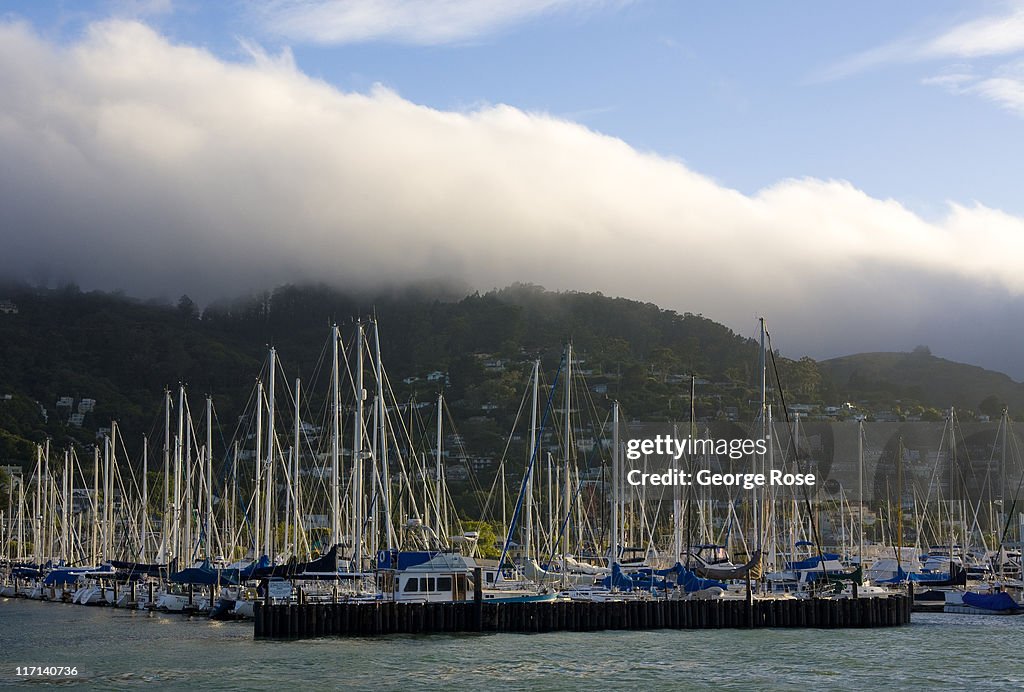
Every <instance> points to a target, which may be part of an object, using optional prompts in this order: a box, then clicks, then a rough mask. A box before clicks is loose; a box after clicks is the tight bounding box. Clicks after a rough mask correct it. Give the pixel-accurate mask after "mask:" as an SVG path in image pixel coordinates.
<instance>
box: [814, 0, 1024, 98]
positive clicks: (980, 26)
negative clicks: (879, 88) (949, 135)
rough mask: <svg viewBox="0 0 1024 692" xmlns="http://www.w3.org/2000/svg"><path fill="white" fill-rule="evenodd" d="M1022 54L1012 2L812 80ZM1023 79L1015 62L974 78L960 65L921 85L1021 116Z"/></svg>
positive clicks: (1020, 17) (1021, 12) (1016, 5)
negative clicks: (977, 97) (896, 65)
mask: <svg viewBox="0 0 1024 692" xmlns="http://www.w3.org/2000/svg"><path fill="white" fill-rule="evenodd" d="M1021 51H1024V2H1022V1H1021V0H1014V1H1013V2H1010V3H1008V4H1007V5H1006V6H1005V9H1004V10H1003V11H1002V12H1001V13H999V14H995V15H990V16H985V17H979V18H976V19H972V20H970V21H967V22H963V23H961V24H958V25H956V26H953V27H951V28H949V29H947V30H945V31H943V32H942V33H940V34H938V35H937V36H933V37H930V38H920V37H916V38H914V37H909V38H903V39H900V40H898V41H894V42H891V43H888V44H885V45H881V46H876V47H874V48H871V49H869V50H866V51H863V52H861V53H858V54H856V55H853V56H850V57H848V58H845V59H843V60H841V61H839V62H837V63H836V64H834V65H831V66H829V67H827V68H825V69H824V70H820V71H819V72H817V73H815V74H814V75H812V78H811V80H810V81H811V82H820V81H831V80H835V79H843V78H845V77H849V76H851V75H854V74H857V73H859V72H863V71H865V70H869V69H873V68H877V67H880V66H883V65H886V64H893V63H911V62H922V61H935V60H940V59H946V58H959V59H965V58H966V59H979V58H986V57H991V56H998V55H1011V54H1016V53H1020V52H1021ZM1021 74H1022V70H1021V69H1020V64H1019V63H1010V64H1007V65H1002V66H1000V67H998V68H996V69H995V71H994V74H993V75H992V76H991V77H986V76H984V75H978V74H976V73H975V72H974V70H973V69H972V68H971V66H970V65H963V64H958V65H954V66H947V68H946V71H945V72H944V73H943V74H939V75H935V76H931V77H926V78H924V79H922V80H921V84H923V85H926V86H938V87H941V88H943V89H945V90H946V91H948V92H950V93H952V94H976V95H980V96H982V97H984V98H986V99H988V100H990V101H992V102H994V103H996V104H998V105H1000V106H1001V107H1003V108H1005V109H1007V110H1009V111H1011V112H1013V113H1015V114H1017V115H1022V116H1024V107H1022V101H1024V99H1022V95H1021V94H1022V91H1024V80H1022V79H1021V77H1020V75H1021Z"/></svg>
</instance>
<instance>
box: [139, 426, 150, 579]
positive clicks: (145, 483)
mask: <svg viewBox="0 0 1024 692" xmlns="http://www.w3.org/2000/svg"><path fill="white" fill-rule="evenodd" d="M148 519H149V439H148V438H147V437H146V436H145V435H143V436H142V516H141V517H140V518H139V562H146V522H147V520H148Z"/></svg>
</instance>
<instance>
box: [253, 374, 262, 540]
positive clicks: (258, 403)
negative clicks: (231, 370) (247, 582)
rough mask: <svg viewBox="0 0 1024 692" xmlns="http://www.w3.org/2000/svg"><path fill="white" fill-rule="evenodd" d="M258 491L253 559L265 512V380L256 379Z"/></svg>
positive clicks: (254, 517)
mask: <svg viewBox="0 0 1024 692" xmlns="http://www.w3.org/2000/svg"><path fill="white" fill-rule="evenodd" d="M255 457H256V492H255V493H254V500H253V504H254V505H255V506H254V509H255V511H254V512H253V530H252V559H253V560H258V559H260V557H261V550H260V548H261V544H260V539H261V538H262V537H263V534H262V533H261V532H260V523H261V520H260V516H261V514H262V512H263V505H262V503H261V502H260V496H261V495H262V494H263V380H257V381H256V453H255Z"/></svg>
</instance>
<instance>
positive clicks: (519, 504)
mask: <svg viewBox="0 0 1024 692" xmlns="http://www.w3.org/2000/svg"><path fill="white" fill-rule="evenodd" d="M565 360H566V359H565V357H564V356H563V357H562V359H561V361H560V362H559V364H558V370H556V371H555V379H554V380H553V381H552V383H551V392H550V393H549V394H548V402H547V404H546V405H545V406H544V415H543V416H541V422H540V427H539V428H538V429H537V443H536V444H535V445H534V448H533V453H532V454H531V455H530V463H529V464H528V465H527V467H526V472H525V473H524V474H523V480H522V482H521V483H520V485H519V498H518V499H517V500H516V506H515V509H513V510H512V521H511V522H509V527H508V533H506V534H505V543H504V545H503V546H502V548H501V557H500V558H498V574H499V575H500V574H501V566H502V565H503V564H504V563H505V557H506V556H507V555H508V549H509V546H510V544H511V542H512V536H513V535H514V534H515V530H516V524H517V523H518V521H519V512H520V511H522V508H523V499H524V498H525V497H526V491H527V480H528V479H529V478H531V475H532V473H533V467H534V464H535V463H536V461H537V455H538V452H539V450H540V448H541V446H542V444H543V439H544V434H543V433H544V426H545V424H546V423H547V420H548V415H549V414H550V413H551V410H552V405H553V404H554V399H555V392H556V391H557V389H558V377H559V375H561V374H562V367H563V366H564V365H565Z"/></svg>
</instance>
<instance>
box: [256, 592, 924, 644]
mask: <svg viewBox="0 0 1024 692" xmlns="http://www.w3.org/2000/svg"><path fill="white" fill-rule="evenodd" d="M910 611H911V600H910V598H909V597H908V596H906V595H902V594H896V595H892V596H887V597H883V598H857V599H853V598H845V599H819V598H807V599H755V600H753V601H752V602H751V601H747V600H739V599H737V600H731V599H730V600H692V601H689V600H642V601H607V602H587V601H556V602H534V603H481V602H474V601H465V602H456V603H406V602H394V601H371V602H360V603H306V604H302V605H298V604H286V605H266V604H264V603H257V604H256V612H255V615H256V618H255V636H256V638H257V639H301V638H307V637H325V636H352V637H369V636H379V635H386V634H442V633H457V632H521V633H529V632H593V631H597V630H655V629H685V630H690V629H726V628H729V629H748V628H765V627H818V628H827V629H835V628H849V627H898V626H901V625H906V624H909V623H910Z"/></svg>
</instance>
